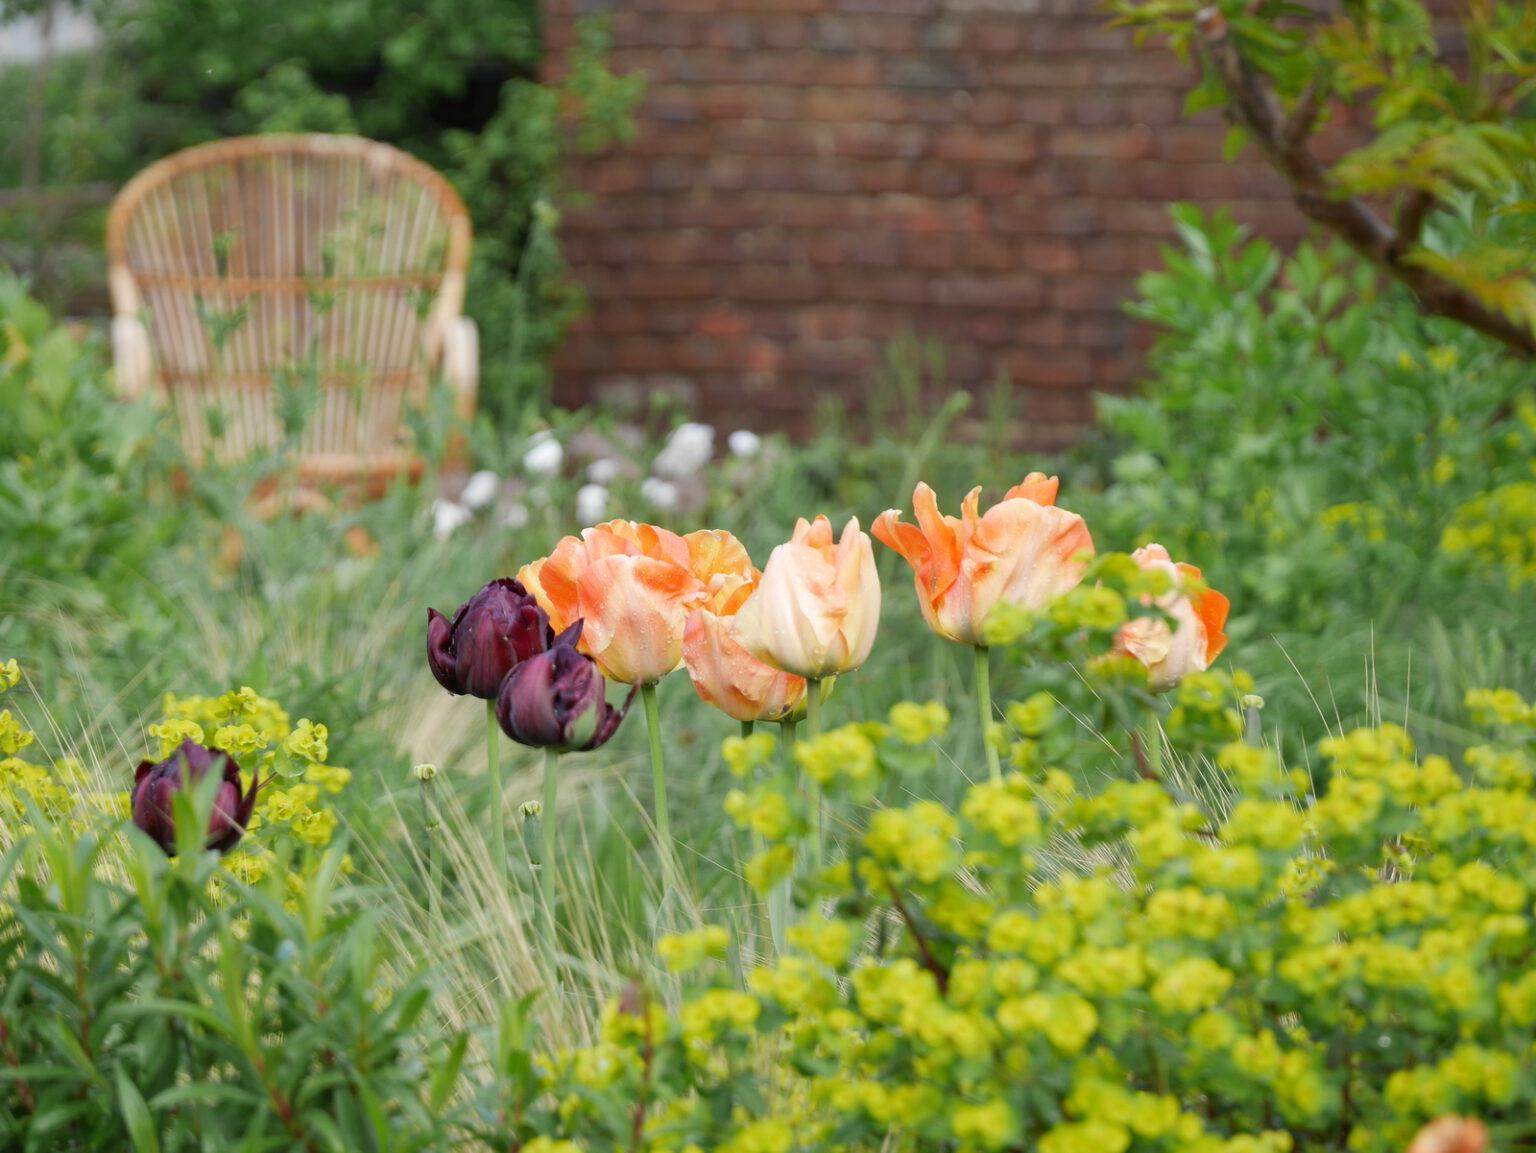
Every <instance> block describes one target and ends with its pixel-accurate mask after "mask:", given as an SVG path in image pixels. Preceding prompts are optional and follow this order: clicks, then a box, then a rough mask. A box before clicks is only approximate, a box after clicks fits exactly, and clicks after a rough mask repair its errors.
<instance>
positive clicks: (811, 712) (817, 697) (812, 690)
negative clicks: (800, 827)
mask: <svg viewBox="0 0 1536 1153" xmlns="http://www.w3.org/2000/svg"><path fill="white" fill-rule="evenodd" d="M805 724H806V729H807V730H808V735H809V738H810V739H811V740H813V741H814V740H815V739H816V738H817V737H819V736H821V679H820V678H819V677H807V678H806V680H805ZM805 795H806V796H808V797H809V798H810V799H811V872H812V873H813V874H814V875H816V876H817V877H820V876H821V862H822V826H823V825H824V824H825V821H824V820H823V817H822V807H823V806H822V800H821V784H820V783H819V782H818V781H817V780H816V778H815V777H813V776H811V775H810V774H809V773H807V774H806V776H805Z"/></svg>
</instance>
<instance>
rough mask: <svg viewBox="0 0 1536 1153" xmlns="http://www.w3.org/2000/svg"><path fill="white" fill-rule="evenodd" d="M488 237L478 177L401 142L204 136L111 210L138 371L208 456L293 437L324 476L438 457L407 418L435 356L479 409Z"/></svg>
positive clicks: (303, 467) (240, 453) (124, 373)
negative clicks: (476, 293)
mask: <svg viewBox="0 0 1536 1153" xmlns="http://www.w3.org/2000/svg"><path fill="white" fill-rule="evenodd" d="M469 249H470V223H469V215H468V213H467V212H466V211H465V208H464V202H463V201H462V200H461V199H460V198H459V195H458V193H456V192H455V191H454V190H453V187H452V186H451V185H450V184H449V183H448V182H447V181H446V180H445V179H444V178H443V177H442V176H441V175H440V174H438V173H437V172H435V171H434V170H433V169H431V168H430V167H428V166H427V165H426V164H423V163H422V162H421V161H419V160H416V159H414V158H413V157H410V156H408V155H406V154H405V153H403V152H401V151H399V150H398V149H396V148H392V147H390V146H389V145H387V144H380V143H377V142H375V141H370V140H363V139H360V138H358V137H353V136H321V135H304V136H282V135H274V136H249V137H241V138H237V139H232V140H224V141H220V142H218V143H215V144H206V145H202V146H200V147H197V148H189V149H187V150H186V151H184V152H179V153H177V154H176V155H174V156H170V157H167V158H166V159H164V160H161V161H159V162H158V163H156V164H152V165H151V166H150V167H148V168H146V169H145V170H144V171H143V172H141V173H139V174H138V175H137V176H136V177H134V178H133V180H131V181H129V183H128V184H127V186H126V187H124V188H123V190H122V192H120V193H119V194H118V196H117V198H116V200H115V201H114V202H113V204H112V210H111V213H110V214H109V216H108V218H107V258H108V261H109V266H110V267H109V277H110V284H111V292H112V305H113V312H114V313H115V317H114V319H113V322H112V348H113V356H114V359H115V361H116V368H117V382H118V389H119V391H120V392H122V393H124V394H125V395H129V396H134V395H139V394H142V393H144V392H145V391H152V392H153V393H155V394H156V395H157V396H159V397H161V398H162V399H164V400H165V401H166V402H168V403H169V405H170V406H171V407H172V408H173V409H174V410H175V413H176V415H177V417H178V419H179V424H180V433H181V437H182V442H183V445H184V447H185V448H186V450H187V453H188V456H189V457H190V458H191V459H192V460H193V461H194V462H199V463H203V462H206V461H208V460H209V459H213V460H217V461H221V462H231V461H237V460H247V459H251V458H253V457H260V456H264V455H270V454H271V453H273V452H274V451H276V450H277V449H279V447H280V446H282V445H283V443H284V441H285V438H292V439H291V440H289V442H288V443H289V444H290V446H291V447H293V448H294V449H296V453H297V459H296V465H297V471H298V474H299V477H300V478H301V479H302V480H303V481H304V482H306V483H313V482H332V483H339V484H346V483H358V482H363V483H366V484H369V485H370V486H371V487H377V486H378V485H379V484H380V483H381V482H383V481H385V480H387V479H388V478H389V477H392V476H395V475H398V474H399V473H401V472H410V473H413V474H415V473H419V470H420V461H419V459H418V458H417V457H416V455H415V454H414V453H413V452H412V450H411V446H410V443H409V438H408V435H407V427H406V419H405V418H406V412H407V410H408V408H409V407H410V406H412V405H419V404H422V403H424V401H425V399H426V392H427V388H428V385H429V383H430V381H431V379H432V377H433V375H434V374H435V373H438V372H440V373H441V374H442V376H443V378H444V379H445V380H446V381H447V382H448V383H449V384H450V385H451V386H452V387H453V389H454V390H455V396H456V407H457V409H458V411H459V413H460V414H461V415H462V416H464V417H465V418H468V417H470V416H472V415H473V413H474V408H475V392H476V386H477V375H478V360H479V346H478V339H477V335H476V331H475V327H474V323H473V322H472V321H470V320H469V319H468V318H466V317H464V316H462V315H461V312H462V309H463V305H464V280H465V270H466V268H467V266H468V262H469Z"/></svg>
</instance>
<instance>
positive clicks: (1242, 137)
mask: <svg viewBox="0 0 1536 1153" xmlns="http://www.w3.org/2000/svg"><path fill="white" fill-rule="evenodd" d="M1247 143H1248V133H1246V132H1244V131H1243V130H1242V129H1241V128H1239V127H1238V126H1237V125H1236V124H1234V125H1233V126H1232V127H1231V128H1228V129H1227V134H1226V136H1225V137H1223V139H1222V142H1221V158H1222V160H1224V161H1226V162H1227V163H1228V164H1231V163H1232V162H1233V161H1234V160H1236V159H1237V157H1238V154H1239V153H1240V152H1242V150H1243V146H1244V145H1245V144H1247Z"/></svg>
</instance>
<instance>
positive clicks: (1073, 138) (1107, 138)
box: [1047, 125, 1157, 160]
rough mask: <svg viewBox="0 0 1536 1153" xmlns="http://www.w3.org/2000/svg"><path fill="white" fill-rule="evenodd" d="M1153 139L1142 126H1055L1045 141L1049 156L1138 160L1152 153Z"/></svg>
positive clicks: (1154, 138)
mask: <svg viewBox="0 0 1536 1153" xmlns="http://www.w3.org/2000/svg"><path fill="white" fill-rule="evenodd" d="M1156 147H1157V138H1156V136H1155V135H1154V134H1153V132H1152V130H1151V129H1150V128H1148V127H1146V126H1145V125H1138V126H1133V127H1130V128H1057V129H1056V130H1054V131H1053V132H1051V133H1050V135H1049V138H1048V143H1047V148H1048V149H1049V151H1050V153H1051V155H1052V156H1065V157H1085V158H1089V159H1094V160H1140V159H1143V158H1145V157H1148V156H1152V155H1153V154H1154V153H1155V151H1156Z"/></svg>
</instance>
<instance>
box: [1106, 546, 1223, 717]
mask: <svg viewBox="0 0 1536 1153" xmlns="http://www.w3.org/2000/svg"><path fill="white" fill-rule="evenodd" d="M1131 556H1132V557H1134V558H1135V560H1136V563H1137V564H1139V565H1140V566H1141V567H1142V568H1144V569H1151V570H1159V571H1162V572H1165V573H1167V574H1168V578H1169V580H1170V581H1171V582H1172V588H1170V589H1169V591H1168V592H1166V593H1164V594H1162V595H1161V596H1159V597H1157V598H1155V599H1154V598H1152V597H1146V598H1143V599H1144V601H1145V603H1147V604H1155V605H1156V606H1157V607H1158V608H1160V609H1162V610H1163V611H1164V612H1165V613H1167V614H1168V615H1169V616H1170V617H1172V618H1173V622H1174V623H1173V627H1170V626H1169V624H1168V622H1167V621H1166V620H1161V619H1159V618H1156V617H1137V618H1136V619H1135V620H1132V621H1128V622H1127V623H1126V624H1125V625H1124V627H1122V628H1121V630H1120V639H1119V646H1120V647H1121V648H1123V649H1124V650H1125V651H1126V652H1128V653H1130V654H1131V656H1133V657H1135V658H1136V659H1137V660H1138V661H1140V662H1141V663H1142V664H1144V665H1146V666H1147V684H1148V686H1149V687H1150V688H1151V689H1152V691H1153V692H1159V693H1160V692H1164V691H1166V690H1167V689H1171V688H1173V687H1174V686H1175V685H1177V684H1178V683H1179V682H1180V681H1181V680H1183V679H1184V678H1185V677H1186V676H1188V675H1189V674H1190V673H1195V672H1204V671H1205V670H1206V669H1208V668H1210V667H1211V662H1212V661H1214V660H1215V659H1216V657H1217V656H1218V655H1219V654H1220V652H1221V650H1222V649H1224V648H1226V647H1227V634H1226V633H1224V632H1222V631H1221V630H1222V628H1223V626H1225V625H1226V623H1227V611H1228V609H1229V608H1231V604H1232V602H1231V601H1229V600H1228V599H1227V598H1226V597H1225V596H1223V595H1222V594H1221V593H1219V592H1217V591H1216V590H1215V589H1212V588H1205V587H1204V586H1203V582H1202V578H1201V576H1200V570H1199V569H1197V568H1196V567H1195V566H1194V565H1192V564H1175V563H1174V562H1173V559H1172V558H1171V557H1169V555H1168V550H1167V549H1165V548H1164V547H1163V546H1162V545H1160V544H1149V545H1147V546H1146V547H1145V548H1139V549H1137V550H1136V551H1135V552H1134V553H1132V554H1131ZM1192 583H1193V585H1194V587H1195V588H1196V589H1198V591H1197V592H1195V594H1194V596H1193V597H1191V595H1190V590H1191V584H1192Z"/></svg>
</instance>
